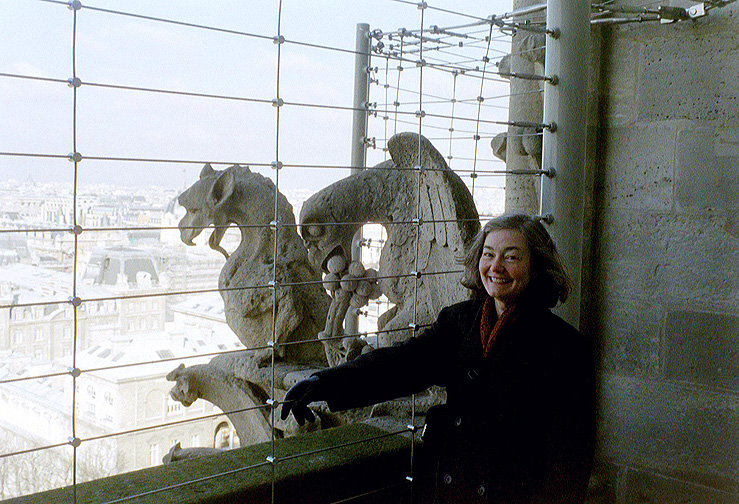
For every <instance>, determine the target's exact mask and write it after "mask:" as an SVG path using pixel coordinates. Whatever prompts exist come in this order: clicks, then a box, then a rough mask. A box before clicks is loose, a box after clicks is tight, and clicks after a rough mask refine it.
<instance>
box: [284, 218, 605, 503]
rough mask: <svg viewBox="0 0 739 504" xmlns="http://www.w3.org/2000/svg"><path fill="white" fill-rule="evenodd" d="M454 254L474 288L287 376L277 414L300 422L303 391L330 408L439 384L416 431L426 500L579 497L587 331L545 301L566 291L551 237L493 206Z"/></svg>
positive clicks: (591, 386)
mask: <svg viewBox="0 0 739 504" xmlns="http://www.w3.org/2000/svg"><path fill="white" fill-rule="evenodd" d="M464 264H465V273H464V278H463V281H462V283H463V284H464V285H465V286H466V287H468V288H469V289H471V290H472V292H473V294H474V299H473V300H471V301H465V302H462V303H458V304H455V305H452V306H450V307H447V308H444V309H443V310H442V311H441V313H440V314H439V317H438V319H437V320H436V322H434V324H433V325H432V326H431V327H430V328H428V329H427V330H425V331H423V332H422V333H421V334H420V335H419V336H418V337H414V338H411V339H409V340H408V341H405V342H403V343H401V344H398V345H395V346H393V347H389V348H381V349H377V350H374V351H372V352H369V353H367V354H364V355H362V356H360V357H358V358H357V359H355V360H353V361H351V362H347V363H346V364H343V365H341V366H337V367H334V368H330V369H326V370H322V371H320V372H318V373H315V374H314V375H313V376H312V377H311V378H309V379H307V380H305V381H302V382H299V383H297V384H296V385H295V386H294V387H293V388H291V389H290V391H288V394H287V396H286V398H285V404H284V406H283V409H282V417H283V418H286V417H287V415H288V413H289V412H290V411H293V414H294V415H295V418H296V419H297V420H298V422H299V423H301V424H302V423H303V422H304V421H305V420H306V419H309V420H311V421H312V419H313V414H312V413H311V411H310V410H309V409H308V407H307V405H308V404H309V403H310V402H312V401H320V400H323V401H326V402H327V403H328V406H329V408H330V409H331V410H332V411H337V410H344V409H348V408H355V407H360V406H367V405H369V404H373V403H376V402H380V401H386V400H389V399H392V398H395V397H400V396H405V395H409V394H411V393H414V392H419V391H421V390H424V389H426V388H427V387H429V386H431V385H441V386H444V387H446V388H447V396H448V400H447V404H446V405H445V406H443V407H441V408H437V409H436V411H431V410H430V411H429V414H428V415H427V425H426V430H427V433H426V434H427V435H426V436H424V440H425V445H426V446H425V449H427V450H428V451H432V452H434V453H436V455H437V457H438V458H437V460H436V464H435V471H436V483H435V491H434V493H435V499H434V502H454V503H466V502H495V503H506V504H510V503H568V504H569V503H580V502H582V501H583V500H584V496H585V490H586V488H587V483H588V479H589V476H590V470H591V466H592V459H593V451H594V448H593V446H594V433H595V380H594V371H593V363H592V356H591V350H590V344H589V342H588V341H587V340H586V339H585V337H584V336H583V335H582V334H580V333H579V332H578V331H577V330H576V329H575V328H573V327H572V326H570V325H568V324H567V323H566V322H564V321H563V320H562V319H561V318H559V317H557V316H556V315H554V314H552V313H551V312H550V311H549V308H550V307H554V306H555V305H556V304H557V303H558V302H560V301H561V302H564V301H565V300H566V299H567V295H568V292H569V280H568V277H567V275H566V273H565V271H564V269H563V267H562V263H561V261H560V259H559V255H558V253H557V250H556V248H555V245H554V242H553V241H552V239H551V238H550V236H549V234H548V233H547V231H546V229H544V226H542V225H541V223H540V222H539V221H538V220H536V219H533V218H531V217H529V216H526V215H509V216H502V217H499V218H496V219H493V220H491V221H490V222H488V223H487V224H486V225H485V227H484V228H483V229H482V231H481V232H480V233H479V234H478V236H477V237H476V238H475V241H474V242H473V244H472V247H471V248H470V250H469V252H468V254H467V256H466V258H465V263H464ZM433 409H434V408H432V410H433Z"/></svg>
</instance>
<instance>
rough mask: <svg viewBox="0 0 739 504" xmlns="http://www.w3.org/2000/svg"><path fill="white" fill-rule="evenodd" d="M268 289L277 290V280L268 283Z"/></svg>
mask: <svg viewBox="0 0 739 504" xmlns="http://www.w3.org/2000/svg"><path fill="white" fill-rule="evenodd" d="M267 287H270V288H272V289H275V288H277V282H276V281H275V280H270V281H269V282H267Z"/></svg>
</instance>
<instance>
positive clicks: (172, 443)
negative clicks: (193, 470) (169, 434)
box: [169, 439, 182, 448]
mask: <svg viewBox="0 0 739 504" xmlns="http://www.w3.org/2000/svg"><path fill="white" fill-rule="evenodd" d="M177 443H181V441H180V440H179V439H170V440H169V447H170V448H172V447H173V446H174V445H176V444H177ZM180 446H182V445H180Z"/></svg>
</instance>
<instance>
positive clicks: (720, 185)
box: [675, 128, 739, 210]
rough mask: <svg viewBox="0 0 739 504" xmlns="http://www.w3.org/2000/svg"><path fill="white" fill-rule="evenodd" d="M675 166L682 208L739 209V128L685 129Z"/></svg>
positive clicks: (681, 135)
mask: <svg viewBox="0 0 739 504" xmlns="http://www.w3.org/2000/svg"><path fill="white" fill-rule="evenodd" d="M675 168H676V174H677V187H676V191H675V200H676V203H677V204H678V205H679V206H680V208H682V209H687V208H696V207H697V208H723V209H734V210H736V209H739V129H731V130H721V131H714V130H712V129H707V128H694V129H682V130H681V131H680V132H679V134H678V140H677V153H676V160H675Z"/></svg>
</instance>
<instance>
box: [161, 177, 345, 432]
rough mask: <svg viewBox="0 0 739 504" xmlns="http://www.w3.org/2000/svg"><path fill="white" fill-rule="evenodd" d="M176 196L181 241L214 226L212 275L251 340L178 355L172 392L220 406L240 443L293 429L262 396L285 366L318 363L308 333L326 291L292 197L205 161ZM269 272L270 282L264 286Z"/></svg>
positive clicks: (279, 394) (231, 319)
mask: <svg viewBox="0 0 739 504" xmlns="http://www.w3.org/2000/svg"><path fill="white" fill-rule="evenodd" d="M275 198H277V200H276V203H275ZM179 203H180V205H182V206H183V207H184V208H185V210H186V211H187V212H186V214H185V216H184V217H183V218H182V220H181V221H180V223H179V228H180V236H181V239H182V241H183V242H185V243H186V244H188V245H193V239H194V238H195V237H196V236H198V235H199V234H200V233H201V232H202V231H203V230H205V229H206V228H208V227H209V226H211V225H213V226H214V228H215V229H214V231H213V234H211V236H210V239H209V241H208V243H209V245H210V247H211V248H213V249H214V250H217V251H219V252H221V253H222V254H223V255H224V256H226V264H225V265H224V266H223V269H222V270H221V275H220V277H219V280H218V287H219V289H220V291H221V296H222V297H223V301H224V305H225V315H226V322H227V323H228V325H229V327H230V328H231V329H232V330H233V331H234V333H236V335H237V337H238V338H239V340H241V342H242V343H244V345H245V346H246V347H247V349H253V350H246V351H244V352H238V353H230V354H224V355H219V356H217V357H215V358H214V359H212V360H211V361H210V363H208V364H204V365H196V366H191V367H189V368H186V367H185V366H184V364H183V365H180V366H179V367H178V368H177V369H175V370H173V371H172V372H170V373H169V374H168V375H167V379H168V380H169V381H174V382H175V385H174V386H173V388H172V390H171V391H170V395H171V396H172V397H173V398H174V399H175V400H178V401H180V402H182V403H183V404H184V405H185V406H189V405H190V404H192V403H193V402H194V401H195V400H197V399H204V400H206V401H208V402H210V403H212V404H214V405H216V406H217V407H219V408H220V409H221V410H222V411H224V412H227V415H228V417H229V419H230V420H231V423H232V424H233V425H234V428H235V429H236V432H237V433H238V435H239V438H240V439H241V440H242V442H243V443H244V444H252V443H257V442H260V441H266V440H268V439H271V437H272V434H273V433H274V434H275V435H277V436H278V437H281V436H283V435H289V434H294V433H296V432H298V431H299V430H301V429H299V428H298V425H297V423H296V422H295V421H294V420H293V419H292V418H291V419H290V420H289V421H287V422H282V421H280V420H279V418H276V419H275V418H273V415H272V411H271V409H270V408H269V407H267V406H266V404H267V400H268V399H269V398H270V397H273V398H274V399H275V401H279V400H281V399H282V398H283V396H284V394H285V390H286V388H289V385H290V380H289V379H288V378H287V375H288V374H290V373H293V374H294V373H298V374H300V373H303V372H305V371H306V370H307V369H310V368H311V367H313V368H315V367H322V366H325V364H326V358H325V353H324V350H323V347H322V345H320V344H319V343H318V342H317V339H316V338H317V335H318V333H319V331H321V329H322V328H323V326H324V324H325V320H326V314H327V312H328V308H329V305H330V297H329V296H328V294H326V291H325V290H323V288H322V286H321V283H320V280H321V275H320V272H319V270H317V269H315V268H314V267H313V266H311V264H310V263H309V262H308V254H307V251H306V249H305V246H304V245H303V241H302V239H301V238H300V236H299V235H298V232H297V226H296V225H295V216H294V214H293V211H292V206H291V205H290V203H288V201H287V199H286V198H285V197H284V196H283V195H282V194H281V193H279V192H277V191H276V189H275V186H274V184H273V183H272V181H270V180H269V179H268V178H266V177H263V176H262V175H260V174H258V173H252V172H251V171H250V170H249V169H248V168H246V167H242V166H238V165H235V166H231V167H230V168H227V169H226V170H220V171H219V170H214V169H213V168H212V167H211V166H210V165H209V164H207V165H205V167H204V168H203V170H202V171H201V173H200V179H199V180H198V181H197V182H195V183H194V184H193V185H192V187H190V188H189V189H187V190H186V191H185V192H183V193H182V194H181V195H180V196H179ZM275 208H276V210H277V221H276V222H274V219H275ZM232 224H235V225H237V226H238V228H239V231H240V232H241V242H240V243H239V245H238V247H237V248H236V250H235V251H234V252H233V253H232V254H230V255H229V254H228V252H226V250H224V249H223V248H222V247H221V240H222V239H223V236H224V234H225V233H226V229H227V228H228V226H230V225H232ZM275 257H277V262H276V264H275V261H274V258H275ZM275 278H276V284H275V286H274V288H270V287H267V286H268V285H270V283H271V282H272V280H273V279H275ZM273 319H274V325H273ZM273 339H274V341H275V345H274V353H275V362H276V364H275V371H272V369H271V367H269V366H265V365H266V364H267V363H268V362H271V361H272V347H271V345H270V342H271V341H273ZM299 342H306V343H302V344H298V343H299ZM273 378H274V385H273ZM286 380H287V381H286ZM313 428H316V427H315V426H313ZM302 430H305V429H302Z"/></svg>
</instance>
